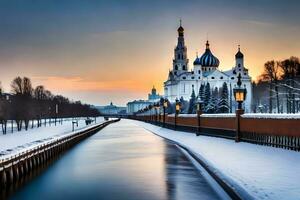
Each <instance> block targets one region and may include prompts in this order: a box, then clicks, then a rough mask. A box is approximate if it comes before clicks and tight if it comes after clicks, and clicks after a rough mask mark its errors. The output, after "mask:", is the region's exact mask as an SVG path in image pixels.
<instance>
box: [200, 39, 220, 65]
mask: <svg viewBox="0 0 300 200" xmlns="http://www.w3.org/2000/svg"><path fill="white" fill-rule="evenodd" d="M195 61H196V64H200V65H201V66H203V67H218V66H219V63H220V62H219V59H218V58H217V57H215V56H214V55H213V54H212V53H211V51H210V48H209V43H208V41H207V42H206V49H205V52H204V54H203V55H202V56H201V57H200V58H199V60H197V59H196V60H195ZM194 63H195V62H194Z"/></svg>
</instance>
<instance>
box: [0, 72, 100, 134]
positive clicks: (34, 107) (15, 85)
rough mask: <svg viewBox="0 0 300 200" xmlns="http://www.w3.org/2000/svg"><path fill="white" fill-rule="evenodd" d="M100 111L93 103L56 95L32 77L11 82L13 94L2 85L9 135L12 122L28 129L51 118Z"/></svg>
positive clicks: (0, 109) (2, 116)
mask: <svg viewBox="0 0 300 200" xmlns="http://www.w3.org/2000/svg"><path fill="white" fill-rule="evenodd" d="M99 115H100V113H99V111H98V110H97V109H95V108H92V107H91V106H90V105H87V104H82V103H81V102H80V101H70V100H69V99H68V98H66V97H64V96H61V95H54V94H52V93H51V92H50V91H49V90H47V89H46V88H45V87H44V86H43V85H39V86H36V87H33V86H32V83H31V80H30V79H29V78H28V77H23V78H22V77H16V78H15V79H14V80H13V81H12V82H11V93H10V94H8V93H4V92H3V89H2V87H1V85H0V123H1V125H2V132H3V134H6V132H7V124H8V121H11V122H12V124H11V126H12V130H13V123H15V124H16V126H17V130H18V131H21V130H22V128H25V130H28V128H29V126H30V121H31V127H33V126H34V123H36V126H37V127H41V126H42V124H45V125H46V122H47V119H48V120H50V122H51V119H54V120H55V123H56V120H57V119H59V118H60V119H62V118H69V117H96V116H99Z"/></svg>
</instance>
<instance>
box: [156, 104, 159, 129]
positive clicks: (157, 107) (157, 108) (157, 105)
mask: <svg viewBox="0 0 300 200" xmlns="http://www.w3.org/2000/svg"><path fill="white" fill-rule="evenodd" d="M158 113H159V103H156V104H155V114H156V117H155V118H156V124H157V123H158Z"/></svg>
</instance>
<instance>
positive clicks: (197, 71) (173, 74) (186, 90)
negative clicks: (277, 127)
mask: <svg viewBox="0 0 300 200" xmlns="http://www.w3.org/2000/svg"><path fill="white" fill-rule="evenodd" d="M177 32H178V40H177V45H176V47H175V49H174V59H173V67H172V70H170V71H169V76H168V80H167V81H165V82H164V95H165V98H167V99H168V100H169V101H171V102H174V101H175V100H176V99H180V98H183V99H184V100H187V101H188V100H189V99H190V98H191V94H192V92H193V90H194V92H195V94H196V95H198V92H199V89H200V87H201V85H206V84H207V83H209V85H210V88H211V89H212V90H214V89H215V88H217V89H220V88H222V86H223V84H224V82H225V83H226V84H227V86H228V91H229V92H228V100H229V103H228V104H229V105H228V106H229V107H230V109H229V111H231V112H235V109H236V108H237V104H236V102H235V100H234V96H233V95H234V94H233V88H234V87H236V85H237V77H238V75H239V74H241V77H242V85H243V87H245V88H246V90H247V96H246V100H245V102H244V109H245V112H251V103H252V102H251V101H252V82H251V77H250V76H249V73H248V69H247V68H246V67H245V66H244V55H243V53H242V52H241V50H240V47H239V48H238V52H237V53H236V54H235V65H234V66H233V67H232V68H231V69H230V70H227V71H222V70H220V69H219V64H220V61H219V59H218V58H217V57H216V56H214V55H213V53H212V51H211V48H210V44H209V41H206V44H205V50H204V53H203V54H202V56H201V57H198V55H197V56H196V58H195V60H194V62H193V68H192V69H189V60H188V58H187V47H186V46H185V41H184V28H183V27H182V25H181V23H180V26H179V28H178V30H177Z"/></svg>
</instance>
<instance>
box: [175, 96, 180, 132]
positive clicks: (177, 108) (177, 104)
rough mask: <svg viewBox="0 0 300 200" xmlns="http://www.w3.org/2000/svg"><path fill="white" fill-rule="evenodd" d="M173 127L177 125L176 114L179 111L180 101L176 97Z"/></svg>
mask: <svg viewBox="0 0 300 200" xmlns="http://www.w3.org/2000/svg"><path fill="white" fill-rule="evenodd" d="M175 110H176V111H175V129H176V126H177V115H178V114H179V112H180V101H179V100H178V99H176V102H175Z"/></svg>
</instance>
